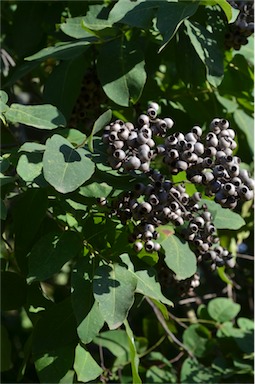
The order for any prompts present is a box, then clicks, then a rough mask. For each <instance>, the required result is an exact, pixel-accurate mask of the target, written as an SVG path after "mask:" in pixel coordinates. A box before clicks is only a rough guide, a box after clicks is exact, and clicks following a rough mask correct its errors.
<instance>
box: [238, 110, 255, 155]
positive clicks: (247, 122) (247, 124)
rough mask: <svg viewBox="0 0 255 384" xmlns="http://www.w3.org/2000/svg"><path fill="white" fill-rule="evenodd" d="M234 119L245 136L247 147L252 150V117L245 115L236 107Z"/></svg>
mask: <svg viewBox="0 0 255 384" xmlns="http://www.w3.org/2000/svg"><path fill="white" fill-rule="evenodd" d="M234 119H235V122H236V124H237V125H238V127H239V128H240V129H241V131H242V132H243V133H244V134H245V136H246V137H247V142H248V144H249V147H250V149H251V151H252V153H253V152H254V119H253V118H252V117H251V116H249V115H247V113H245V112H244V111H243V110H241V109H236V110H235V112H234Z"/></svg>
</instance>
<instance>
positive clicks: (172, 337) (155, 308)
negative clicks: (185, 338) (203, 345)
mask: <svg viewBox="0 0 255 384" xmlns="http://www.w3.org/2000/svg"><path fill="white" fill-rule="evenodd" d="M146 300H147V302H148V304H149V305H150V306H151V307H152V309H153V311H154V313H155V315H156V317H157V319H158V321H159V322H160V324H161V325H162V327H163V328H164V330H165V331H166V333H167V335H168V336H169V337H170V338H171V339H172V340H173V341H174V342H175V343H176V344H177V345H179V347H181V348H182V349H184V350H185V351H186V352H187V353H188V355H189V356H190V357H192V358H194V355H193V353H192V352H190V350H189V349H188V348H187V347H186V346H185V345H184V344H182V342H181V341H180V340H178V339H177V338H176V337H175V335H174V334H173V333H172V332H171V331H170V330H169V328H168V326H167V324H166V322H165V319H164V317H163V315H162V313H161V312H160V310H159V309H158V308H157V307H156V305H155V304H154V303H153V302H152V301H151V300H150V299H149V298H148V297H146Z"/></svg>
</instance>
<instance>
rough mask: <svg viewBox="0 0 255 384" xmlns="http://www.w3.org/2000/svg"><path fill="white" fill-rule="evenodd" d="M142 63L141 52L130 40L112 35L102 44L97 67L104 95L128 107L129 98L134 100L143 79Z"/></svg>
mask: <svg viewBox="0 0 255 384" xmlns="http://www.w3.org/2000/svg"><path fill="white" fill-rule="evenodd" d="M113 58H114V60H113ZM144 65H145V62H144V57H143V53H142V51H141V50H140V48H139V46H137V45H136V44H134V43H133V42H131V41H123V40H122V39H116V40H114V41H111V42H109V43H106V44H104V45H103V46H102V47H101V49H100V53H99V57H98V61H97V70H98V77H99V80H100V82H101V84H102V86H103V89H104V91H105V93H106V95H107V96H108V97H109V98H110V99H111V100H113V101H114V102H115V103H116V104H118V105H122V106H124V107H128V106H129V102H130V101H132V103H136V102H137V100H138V99H139V97H140V96H141V93H142V90H143V87H144V84H145V81H146V72H145V69H144ZM109 68H111V70H109Z"/></svg>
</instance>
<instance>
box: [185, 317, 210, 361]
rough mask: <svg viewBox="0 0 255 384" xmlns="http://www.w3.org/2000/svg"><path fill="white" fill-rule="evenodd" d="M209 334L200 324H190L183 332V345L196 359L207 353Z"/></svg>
mask: <svg viewBox="0 0 255 384" xmlns="http://www.w3.org/2000/svg"><path fill="white" fill-rule="evenodd" d="M209 338H210V332H209V331H208V329H207V328H206V327H204V326H203V325H201V324H192V325H190V326H189V327H188V328H187V329H185V331H184V332H183V344H184V345H186V346H187V347H188V349H189V350H190V351H191V352H192V353H193V354H194V355H195V356H197V357H204V356H205V355H206V354H208V353H209V351H210V349H209V346H210V345H209Z"/></svg>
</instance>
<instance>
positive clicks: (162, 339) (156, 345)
mask: <svg viewBox="0 0 255 384" xmlns="http://www.w3.org/2000/svg"><path fill="white" fill-rule="evenodd" d="M165 338H166V335H163V336H162V337H161V338H160V339H159V340H158V341H157V342H156V343H155V344H154V345H153V346H152V347H150V348H149V349H147V350H146V351H145V352H143V353H141V354H140V355H138V357H139V358H141V357H144V356H146V355H148V354H149V353H150V352H152V351H153V350H154V349H155V348H157V347H158V346H159V345H160V344H161V343H162V342H163V341H164V340H165Z"/></svg>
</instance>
